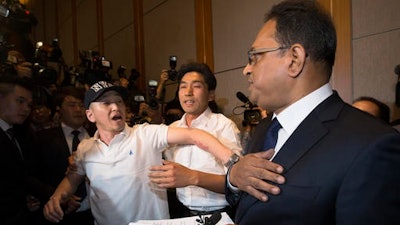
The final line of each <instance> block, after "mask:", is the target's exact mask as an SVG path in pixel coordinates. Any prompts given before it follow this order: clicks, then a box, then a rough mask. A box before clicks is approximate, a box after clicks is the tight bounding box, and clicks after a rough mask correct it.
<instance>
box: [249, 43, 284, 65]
mask: <svg viewBox="0 0 400 225" xmlns="http://www.w3.org/2000/svg"><path fill="white" fill-rule="evenodd" d="M281 49H286V47H276V48H259V49H253V50H250V51H248V52H247V57H248V58H249V65H251V66H254V64H256V62H257V57H256V56H257V55H262V54H265V53H267V52H274V51H278V50H281Z"/></svg>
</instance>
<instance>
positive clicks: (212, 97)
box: [208, 90, 215, 102]
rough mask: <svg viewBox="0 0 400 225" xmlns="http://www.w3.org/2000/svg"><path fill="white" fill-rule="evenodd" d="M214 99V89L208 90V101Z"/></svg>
mask: <svg viewBox="0 0 400 225" xmlns="http://www.w3.org/2000/svg"><path fill="white" fill-rule="evenodd" d="M214 100H215V90H210V91H209V94H208V101H209V102H211V101H214Z"/></svg>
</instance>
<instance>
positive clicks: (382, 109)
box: [353, 96, 390, 123]
mask: <svg viewBox="0 0 400 225" xmlns="http://www.w3.org/2000/svg"><path fill="white" fill-rule="evenodd" d="M360 101H367V102H371V103H373V104H375V105H376V106H378V109H379V115H378V118H380V119H381V120H383V121H385V122H387V123H390V108H389V106H388V105H386V104H385V103H383V102H381V101H379V100H378V99H376V98H373V97H369V96H361V97H358V98H356V99H355V100H354V101H353V103H355V102H360Z"/></svg>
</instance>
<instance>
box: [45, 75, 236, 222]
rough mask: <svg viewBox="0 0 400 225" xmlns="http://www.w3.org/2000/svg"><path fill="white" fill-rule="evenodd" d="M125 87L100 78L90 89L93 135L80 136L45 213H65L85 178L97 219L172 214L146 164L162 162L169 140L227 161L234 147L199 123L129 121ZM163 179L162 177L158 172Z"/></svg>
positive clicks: (59, 216) (87, 105)
mask: <svg viewBox="0 0 400 225" xmlns="http://www.w3.org/2000/svg"><path fill="white" fill-rule="evenodd" d="M126 94H127V91H126V89H125V88H123V87H121V86H113V85H112V84H110V83H107V82H105V81H100V82H98V83H96V84H94V85H93V86H91V88H90V89H89V90H88V91H87V92H86V94H85V108H86V116H87V118H88V119H89V120H90V121H91V122H93V123H96V127H97V132H96V133H95V135H94V137H92V138H90V139H86V140H83V141H81V142H80V144H79V146H78V150H77V152H76V156H75V159H74V167H70V169H71V170H70V171H69V173H68V174H67V176H66V177H65V178H64V180H63V181H62V182H61V183H60V185H59V186H58V188H57V190H56V191H55V192H54V194H53V196H52V197H51V198H50V200H49V202H48V203H47V204H46V206H45V208H44V214H45V217H46V218H47V219H48V220H50V221H52V222H58V221H60V220H61V219H62V218H63V215H64V213H63V210H62V208H61V206H60V204H61V203H62V202H63V201H64V199H66V198H67V197H68V196H70V195H71V194H72V193H74V191H75V189H76V187H77V186H78V185H79V184H80V183H81V182H82V181H83V180H84V177H85V175H86V176H87V177H88V179H89V182H90V203H91V209H92V213H93V215H94V218H95V220H96V224H99V225H101V224H104V225H105V224H128V223H129V222H132V221H136V220H139V219H168V218H169V213H168V203H167V195H166V190H165V189H162V188H158V187H156V186H155V185H152V184H151V182H150V181H149V178H148V175H147V174H148V169H149V167H150V166H152V165H156V164H161V160H162V158H161V156H162V154H161V153H162V151H163V149H165V148H166V147H168V145H169V144H197V145H198V146H199V147H201V148H202V149H204V150H206V151H208V152H210V153H212V154H214V155H215V156H216V157H217V158H219V159H220V160H221V161H222V162H223V163H226V162H227V161H229V158H230V157H231V155H232V151H231V150H230V149H228V148H226V147H225V146H223V145H222V144H221V143H220V142H219V141H218V140H217V139H215V138H214V137H213V136H212V135H210V134H208V133H206V132H204V131H201V130H197V129H186V128H172V127H170V128H169V127H167V126H166V125H150V124H142V125H136V126H134V127H129V126H128V125H127V124H126V123H125V112H126V111H125V110H126V108H125V104H124V101H123V97H125V96H126ZM160 179H163V178H160Z"/></svg>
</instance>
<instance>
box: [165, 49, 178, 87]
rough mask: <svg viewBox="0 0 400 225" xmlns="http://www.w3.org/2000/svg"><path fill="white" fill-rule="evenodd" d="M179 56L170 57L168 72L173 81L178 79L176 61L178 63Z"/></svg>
mask: <svg viewBox="0 0 400 225" xmlns="http://www.w3.org/2000/svg"><path fill="white" fill-rule="evenodd" d="M177 60H178V58H177V57H176V56H174V55H172V56H170V57H169V67H170V69H169V70H168V71H167V72H168V79H170V80H172V81H176V78H177V75H178V72H177V71H176V69H175V68H176V63H177Z"/></svg>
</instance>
